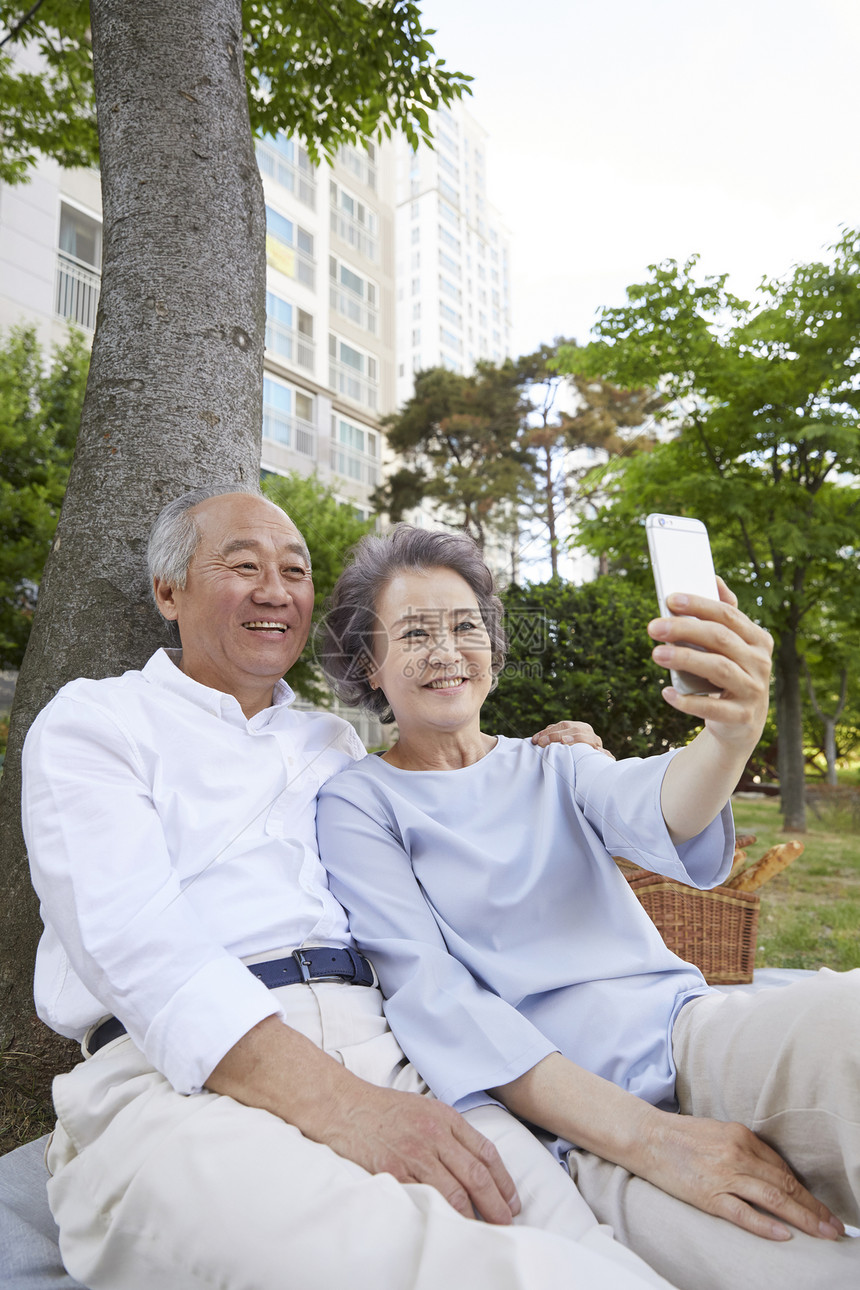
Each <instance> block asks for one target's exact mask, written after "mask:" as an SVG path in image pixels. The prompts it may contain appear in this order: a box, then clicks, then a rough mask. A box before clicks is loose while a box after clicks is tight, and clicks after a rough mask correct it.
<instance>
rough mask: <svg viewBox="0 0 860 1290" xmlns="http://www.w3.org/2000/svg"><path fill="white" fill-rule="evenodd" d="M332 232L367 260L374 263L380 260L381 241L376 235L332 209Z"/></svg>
mask: <svg viewBox="0 0 860 1290" xmlns="http://www.w3.org/2000/svg"><path fill="white" fill-rule="evenodd" d="M331 231H332V233H334V234H335V235H336V236H337V237H339V238H340V240H341V241H342V242H346V244H347V246H351V247H352V248H353V250H354V251H358V252H359V254H360V255H363V256H364V257H365V259H368V260H372V261H373V262H374V263H375V262H376V261H377V260H378V259H379V239H378V237H377V236H376V234H375V233H369V232H368V230H367V228H366V227H365V226H364V225H363V224H359V222H358V220H356V219H353V218H352V217H351V216H349V215H345V214H344V213H343V211H339V210H337V209H335V208H334V207H332V212H331Z"/></svg>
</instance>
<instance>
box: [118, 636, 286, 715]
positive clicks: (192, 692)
mask: <svg viewBox="0 0 860 1290" xmlns="http://www.w3.org/2000/svg"><path fill="white" fill-rule="evenodd" d="M181 658H182V650H181V649H159V650H156V651H155V653H154V654H153V656H152V658H151V659H150V660H149V662H148V663H147V664H146V666H145V667H144V668H143V675H144V676H145V677H146V679H147V681H149V682H151V683H152V684H153V685H158V686H160V687H161V689H163V690H170V691H172V693H174V694H178V695H180V696H181V697H182V698H183V699H185V700H186V701H187V702H189V703H193V704H195V706H196V707H198V708H203V709H204V710H205V711H206V712H211V713H213V715H215V716H216V717H223V716H227V715H228V714H236V713H238V714H239V715H240V716H241V718H242V720H243V721H245V720H246V718H245V715H244V713H243V712H242V709H241V707H240V706H239V701H238V699H235V698H234V697H233V695H232V694H224V692H223V691H222V690H213V689H211V687H210V686H208V685H201V684H200V682H199V681H195V680H194V679H193V678H192V677H190V676H186V674H185V673H184V672H183V671H182V670H181V668H180V667H179V660H180V659H181ZM295 697H296V696H295V693H294V692H293V690H292V689H291V688H290V686H289V685H287V683H286V681H284V680H280V681H276V682H275V686H274V689H273V691H272V703H271V706H270V707H268V708H264V709H263V710H262V711H261V712H258V713H257V714H256V716H254V717H252V718H251V720H252V721H253V723H254V725H255V726H264V725H267V724H268V722H269V721H270V720H271V719H272V717H273V716H274V714H275V712H276V711H277V709H278V708H282V707H286V706H287V705H288V704H290V703H292V702H293V700H294V699H295Z"/></svg>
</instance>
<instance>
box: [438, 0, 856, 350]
mask: <svg viewBox="0 0 860 1290" xmlns="http://www.w3.org/2000/svg"><path fill="white" fill-rule="evenodd" d="M420 7H421V10H422V13H423V17H424V22H425V25H426V26H429V27H435V28H436V35H435V36H434V37H432V38H431V39H432V41H433V44H434V47H435V49H436V52H437V54H439V55H440V57H443V58H444V59H445V60H446V63H447V65H448V66H449V67H450V68H452V69H456V70H458V71H463V72H468V73H470V74H471V75H472V76H473V77H474V82H473V85H472V90H473V93H472V97H471V99H470V100H469V101H468V106H469V110H470V111H471V112H472V114H473V115H474V116H475V118H476V119H477V120H478V121H479V122H480V124H481V125H482V126H483V127H484V128H485V129H486V130H487V131H488V132H489V136H490V139H489V143H488V148H487V169H488V188H489V196H490V200H491V201H492V202H493V204H494V205H495V206H496V207H497V208H498V209H499V211H500V212H501V214H502V216H503V218H504V221H505V223H506V224H507V225H508V227H509V228H510V231H511V234H512V236H513V251H512V258H513V303H512V322H513V335H512V349H513V352H514V353H515V354H517V353H525V352H529V351H530V350H532V349H534V348H535V347H536V346H537V345H538V344H540V343H541V342H542V341H550V340H552V339H553V338H554V337H555V336H557V335H565V336H569V337H574V338H576V339H577V340H578V341H580V343H582V342H584V341H585V340H587V338H588V333H589V331H590V329H591V327H592V325H593V323H594V321H595V316H596V311H597V310H598V309H599V308H600V307H601V306H606V305H615V304H621V303H623V302H624V299H625V289H626V287H627V285H628V284H630V283H634V282H642V281H644V280H645V279H646V277H647V276H648V274H647V266H648V265H649V264H653V263H658V262H660V261H662V260H664V259H667V258H671V259H674V260H678V261H683V260H685V259H686V258H687V257H688V256H690V255H692V254H698V255H700V257H701V260H700V266H699V267H700V272H701V273H702V274H717V273H728V274H729V288H730V289H731V290H733V291H734V292H735V293H736V294H737V295H740V296H742V297H744V298H750V296H752V295H753V294H754V292H755V290H756V287H757V285H758V283H759V282H760V280H761V279H762V277H763V276H767V277H780V276H782V275H783V274H785V273H786V272H787V271H788V270H789V269H790V268H791V266H792V265H793V264H796V263H802V262H804V261H808V260H814V259H819V258H823V257H824V255H825V254H826V248H827V247H828V246H830V245H831V244H832V243H833V242H835V241H836V240H837V239H838V237H839V232H840V226H842V225H848V226H850V227H853V226H858V225H860V73H858V56H859V55H860V0H719V3H717V2H716V0H589V2H588V3H585V2H584V0H517V2H516V3H514V2H513V0H423V3H421V6H420Z"/></svg>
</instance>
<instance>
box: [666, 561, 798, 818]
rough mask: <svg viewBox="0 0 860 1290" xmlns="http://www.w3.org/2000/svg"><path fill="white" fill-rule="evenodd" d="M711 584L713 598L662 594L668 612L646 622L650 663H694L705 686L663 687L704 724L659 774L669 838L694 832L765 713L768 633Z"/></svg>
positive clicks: (729, 782)
mask: <svg viewBox="0 0 860 1290" xmlns="http://www.w3.org/2000/svg"><path fill="white" fill-rule="evenodd" d="M718 590H719V596H720V599H719V601H714V600H710V599H707V598H705V597H700V596H684V595H683V594H682V593H675V594H673V595H671V596H670V597H669V599H668V605H669V608H671V610H672V611H673V616H671V617H669V618H655V619H653V620H652V621H651V622H650V623H649V624H648V633H649V635H650V636H651V637H652V639H653V640H655V641H657V642H658V644H657V645H656V646H655V647H654V649H653V651H652V657H653V659H654V661H655V663H659V664H660V665H661V666H663V667H671V668H672V669H673V670H681V671H689V670H690V669H691V668H693V667H694V668H695V670H696V672H697V673H698V674H699V675H700V676H702V677H704V678H705V679H706V681H707V682H708V686H709V687H710V691H711V692H710V693H707V694H680V693H679V692H678V691H677V690H676V689H675V688H674V686H667V687H666V688H665V689H664V690H663V698H664V699H665V700H666V702H667V703H669V704H671V706H672V707H673V708H677V709H678V711H679V712H687V713H689V714H690V715H691V716H694V717H699V718H700V719H701V720H702V721H704V723H705V728H704V730H702V731H701V732H700V733H699V734H698V735H697V736H696V738H695V739H694V740H693V742H692V743H691V744H688V745H687V747H686V748H682V749H681V751H680V752H679V753H678V754H677V756H676V757H674V758H673V760H672V762H671V763H670V765H669V767H668V769H667V771H666V775H665V777H664V780H663V788H662V793H661V806H662V809H663V817H664V819H665V821H666V825H667V827H668V829H669V833H670V835H671V836H672V839H673V841H674V842H676V843H678V842H683V841H686V840H687V839H688V838H692V837H695V835H696V834H697V833H700V832H701V831H702V829H703V828H705V827H706V826H707V825H708V824H710V822H711V820H713V819H714V818H715V817H716V816H717V815H718V814H719V812H720V811H721V810H722V808H723V806H724V805H725V803H726V802H727V801H728V800H729V798H730V796H731V794H732V792H733V790H734V788H735V786H736V784H737V782H738V780H739V779H740V777H741V774H742V773H743V769H744V766H745V765H746V762H747V759H748V758H749V756H750V755H751V754H752V752H753V750H754V749H755V747H756V744H757V743H758V741H759V739H760V738H761V732H762V730H763V729H764V723H765V719H766V718H767V710H768V699H769V687H770V661H771V655H772V653H773V638H772V637H771V635H770V633H769V632H766V631H765V630H764V629H763V628H762V627H759V626H758V625H757V624H756V623H754V622H753V621H752V619H750V618H748V617H747V615H746V614H744V613H742V612H741V610H740V609H738V607H737V597H736V596H735V595H734V594H733V593H732V592H731V591H730V590H729V589H728V587H727V586H726V584H725V583H724V582H723V580H722V579H721V578H720V579H718ZM675 614H681V615H683V617H675V616H674V615H675ZM682 642H684V643H682ZM692 647H697V648H692Z"/></svg>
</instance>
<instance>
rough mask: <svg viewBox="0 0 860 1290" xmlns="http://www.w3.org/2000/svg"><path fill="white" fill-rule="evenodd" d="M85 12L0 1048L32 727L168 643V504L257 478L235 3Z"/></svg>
mask: <svg viewBox="0 0 860 1290" xmlns="http://www.w3.org/2000/svg"><path fill="white" fill-rule="evenodd" d="M91 21H92V35H93V61H94V67H95V83H96V102H97V108H98V121H99V139H100V146H101V174H102V193H103V199H104V262H103V271H102V292H101V301H100V305H99V316H98V324H97V327H96V334H95V339H94V343H93V355H92V364H91V367H90V374H89V381H88V384H87V394H86V400H85V403H84V409H83V415H82V421H81V431H80V436H79V439H78V446H77V453H76V456H75V461H74V465H73V468H72V472H71V478H70V480H69V487H68V491H67V493H66V499H65V503H64V505H63V510H62V515H61V517H60V523H59V526H58V529H57V535H56V539H55V542H54V547H53V551H52V554H51V557H50V559H49V562H48V566H47V568H46V570H45V575H44V579H43V581H42V585H41V588H40V592H39V604H38V611H37V613H36V617H35V621H34V624H33V631H32V634H31V636H30V643H29V647H28V650H27V654H26V656H25V659H24V663H23V665H22V668H21V674H20V679H19V682H18V687H17V693H16V697H15V706H14V709H13V713H12V729H11V734H10V744H9V752H8V755H7V760H6V769H5V773H4V776H3V781H2V798H0V824H2V834H3V843H2V850H0V866H2V867H0V1049H6V1048H9V1047H18V1046H19V1045H20V1044H23V1045H27V1046H29V1047H30V1048H32V1043H33V1042H35V1041H33V1040H32V1036H33V1033H34V1032H33V1029H32V1027H33V1006H32V995H31V982H32V969H33V957H34V952H35V947H36V942H37V940H38V936H39V933H40V930H41V929H40V925H39V920H38V915H37V908H36V901H35V897H34V896H33V895H32V892H31V890H30V886H29V880H28V875H27V861H26V855H25V851H24V845H23V840H22V837H21V831H20V820H19V797H20V751H21V745H22V743H23V738H24V735H25V733H26V731H27V728H28V727H29V725H30V723H31V721H32V720H33V718H34V716H35V715H36V713H37V712H38V711H39V710H40V708H42V706H43V705H44V704H45V703H46V702H47V701H48V700H49V699H50V698H51V696H52V695H53V694H54V693H55V692H56V690H57V689H58V688H59V687H60V686H61V685H63V684H64V683H65V682H66V681H68V680H70V679H71V678H72V677H77V676H94V677H101V676H106V675H113V674H116V673H119V672H122V671H124V670H125V669H127V668H136V667H140V666H141V664H142V663H143V662H144V661H145V660H146V658H147V657H148V656H149V655H150V654H151V653H152V651H153V650H154V649H155V648H156V647H157V646H158V645H159V644H162V643H164V639H165V638H164V632H163V627H162V624H161V622H160V620H159V618H158V615H157V614H156V612H155V609H154V607H153V605H152V603H151V601H150V598H149V588H148V583H147V577H146V572H145V550H146V537H147V533H148V530H149V527H150V524H151V522H152V520H153V518H154V516H155V515H156V514H157V512H158V511H159V510H160V508H161V507H162V506H163V505H164V503H165V502H167V501H168V500H170V499H171V498H172V497H175V496H177V495H179V494H180V493H182V492H184V491H186V490H187V489H189V488H194V487H198V486H199V485H202V484H205V483H214V482H218V481H229V480H240V479H241V480H246V481H251V482H252V481H255V480H256V479H257V478H258V477H259V465H260V433H261V413H262V368H263V347H264V334H265V271H266V265H265V212H264V206H263V195H262V186H261V183H260V177H259V173H258V171H257V166H256V162H255V158H254V151H253V141H252V138H251V130H250V124H249V118H248V104H247V98H246V91H245V74H244V65H243V56H242V6H241V0H146V3H145V4H142V3H135V2H134V0H92V3H91ZM4 1069H5V1064H4Z"/></svg>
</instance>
